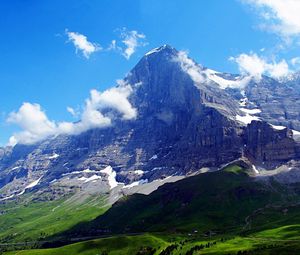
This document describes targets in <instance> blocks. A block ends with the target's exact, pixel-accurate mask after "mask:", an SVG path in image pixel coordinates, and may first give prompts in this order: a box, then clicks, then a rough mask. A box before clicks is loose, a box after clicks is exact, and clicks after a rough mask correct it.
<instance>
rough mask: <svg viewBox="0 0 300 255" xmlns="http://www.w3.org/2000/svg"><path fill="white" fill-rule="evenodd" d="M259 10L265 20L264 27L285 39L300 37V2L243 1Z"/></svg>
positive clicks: (285, 0) (274, 0)
mask: <svg viewBox="0 0 300 255" xmlns="http://www.w3.org/2000/svg"><path fill="white" fill-rule="evenodd" d="M242 1H243V2H245V3H248V4H251V5H253V6H255V7H256V8H257V10H258V11H259V14H260V16H261V17H262V19H263V20H264V24H262V27H263V28H265V29H267V30H271V31H273V32H275V33H277V34H279V35H280V36H282V37H284V38H289V37H295V36H299V35H300V15H299V13H300V1H299V0H242Z"/></svg>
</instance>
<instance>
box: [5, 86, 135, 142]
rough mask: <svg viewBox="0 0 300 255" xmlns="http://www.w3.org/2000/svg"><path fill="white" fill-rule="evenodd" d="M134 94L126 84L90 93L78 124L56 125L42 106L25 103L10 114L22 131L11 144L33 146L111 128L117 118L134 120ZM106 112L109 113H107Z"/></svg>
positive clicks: (12, 139) (8, 120)
mask: <svg viewBox="0 0 300 255" xmlns="http://www.w3.org/2000/svg"><path fill="white" fill-rule="evenodd" d="M131 93H132V87H131V86H130V85H129V84H125V83H124V82H122V83H120V84H119V86H118V87H114V88H111V89H108V90H106V91H104V92H99V91H97V90H95V89H94V90H91V92H90V97H89V98H88V99H86V101H85V106H84V109H83V111H82V113H81V117H80V121H78V122H75V123H73V122H58V123H56V122H55V121H52V120H49V119H48V117H47V115H46V113H45V111H44V110H43V109H42V108H41V106H40V105H39V104H32V103H28V102H26V103H23V104H22V106H21V107H20V108H19V110H18V111H16V112H12V113H10V114H9V117H8V118H7V122H9V123H12V124H16V125H18V126H19V127H20V128H21V129H22V131H20V132H17V133H15V134H13V136H12V137H10V139H9V143H8V145H10V146H14V145H16V144H17V143H20V144H34V143H36V142H39V141H42V140H44V139H46V138H48V137H51V136H56V135H61V134H65V135H77V134H80V133H82V132H85V131H87V130H89V129H93V128H103V127H108V126H110V125H112V122H113V120H115V119H118V118H121V119H123V120H132V119H135V118H136V116H137V111H136V109H135V108H134V107H133V106H132V105H131V104H130V102H129V100H128V97H129V96H130V95H131ZM69 110H70V109H69ZM103 110H106V111H105V113H103V112H104V111H103Z"/></svg>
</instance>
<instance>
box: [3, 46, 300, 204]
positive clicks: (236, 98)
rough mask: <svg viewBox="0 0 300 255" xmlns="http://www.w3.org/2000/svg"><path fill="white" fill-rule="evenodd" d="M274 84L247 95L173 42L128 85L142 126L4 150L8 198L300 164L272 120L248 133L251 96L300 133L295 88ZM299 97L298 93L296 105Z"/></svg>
mask: <svg viewBox="0 0 300 255" xmlns="http://www.w3.org/2000/svg"><path fill="white" fill-rule="evenodd" d="M265 80H266V79H264V81H263V84H262V86H261V87H260V84H257V83H254V82H249V84H248V85H247V87H246V88H245V89H244V90H245V91H244V92H242V91H241V90H240V89H236V88H231V86H232V84H238V83H239V82H242V81H243V77H239V76H236V75H228V74H221V73H217V72H215V71H212V70H210V69H207V68H203V67H202V66H200V65H198V64H196V63H195V62H194V61H193V60H191V59H188V58H187V57H186V56H185V55H182V53H180V52H178V51H177V50H175V49H174V48H172V47H170V46H167V45H165V46H162V47H160V48H157V49H154V50H153V51H151V52H149V53H147V54H146V55H145V56H144V57H143V58H142V59H141V61H140V62H139V63H138V64H137V65H136V66H135V67H134V68H133V69H132V71H131V72H130V74H129V75H128V76H127V77H126V78H125V79H124V84H130V85H131V87H132V94H131V96H130V98H129V99H130V102H131V104H132V105H133V106H134V107H135V108H136V109H137V113H138V115H137V118H136V119H135V120H131V121H120V120H115V122H114V125H113V126H111V127H108V128H105V129H93V130H89V131H87V132H85V133H82V134H80V135H77V136H59V137H55V138H51V139H47V140H46V141H43V142H41V143H39V144H35V145H33V146H24V145H17V146H15V147H14V148H13V149H8V148H7V149H5V150H1V152H0V189H1V194H2V195H1V196H2V199H3V198H7V197H10V196H14V197H16V196H20V195H22V194H23V193H25V192H28V191H31V190H39V192H41V190H43V192H44V193H46V194H50V196H51V197H52V198H56V197H59V196H60V195H61V194H67V193H69V192H75V191H77V190H89V192H106V191H109V190H111V189H113V188H115V187H116V186H124V185H128V184H134V185H136V184H139V183H142V182H146V181H148V182H151V181H153V180H155V179H159V178H165V177H167V176H171V175H186V174H188V173H192V172H196V171H199V170H200V169H201V168H216V169H217V168H218V167H220V166H221V165H223V164H226V163H228V162H230V161H233V160H236V159H238V158H240V157H241V156H243V155H246V156H248V157H249V158H250V159H251V160H253V162H255V163H258V164H261V165H263V166H268V167H271V166H273V165H278V164H281V163H284V162H286V161H288V160H290V159H295V158H297V157H298V156H299V153H298V147H297V146H298V145H297V143H296V142H295V141H294V140H293V134H292V132H291V131H290V130H288V129H284V130H277V129H274V128H272V126H270V125H269V124H267V123H265V122H263V121H258V122H253V123H251V124H250V125H248V127H247V122H245V121H244V119H249V118H253V116H250V115H249V114H248V113H247V111H246V113H245V109H242V108H241V105H240V100H244V99H245V97H247V102H248V103H247V105H243V108H247V107H248V108H249V109H253V108H257V107H258V108H259V109H260V110H259V111H261V112H260V113H259V115H258V117H257V118H260V120H266V121H270V122H272V123H276V124H277V123H278V124H279V123H280V124H282V125H286V126H289V127H293V128H298V124H297V123H298V122H299V121H300V118H299V115H297V111H298V109H296V110H295V107H294V106H293V104H291V103H289V102H288V101H287V100H284V97H283V94H284V91H285V89H286V86H287V85H282V84H280V83H279V82H275V81H274V82H273V80H271V79H270V80H267V82H265ZM273 83H274V86H275V88H276V89H274V90H272V87H271V86H272V84H273ZM120 86H122V85H120ZM287 91H288V92H289V93H292V92H290V90H287ZM273 92H274V93H273ZM298 99H299V100H300V96H299V98H298V96H297V95H296V94H295V95H293V97H292V100H294V101H293V102H298ZM244 101H245V100H244ZM299 102H300V101H299ZM269 103H270V105H271V106H269ZM275 106H276V107H275ZM272 109H274V111H272ZM278 109H280V111H279V110H278ZM299 109H300V108H299ZM277 110H278V111H277ZM282 116H284V118H285V121H281V118H282ZM118 183H119V184H118ZM120 183H123V184H120Z"/></svg>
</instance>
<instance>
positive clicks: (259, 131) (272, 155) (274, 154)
mask: <svg viewBox="0 0 300 255" xmlns="http://www.w3.org/2000/svg"><path fill="white" fill-rule="evenodd" d="M245 155H246V156H247V157H248V158H250V159H252V161H254V162H255V163H256V164H259V165H261V166H263V167H265V168H271V169H272V168H275V167H277V166H279V165H280V164H283V163H285V162H287V161H289V160H291V159H297V158H299V157H300V154H299V144H298V143H297V142H295V140H294V139H293V132H292V131H291V130H290V129H288V128H285V129H282V130H276V129H274V128H273V127H272V126H271V125H270V124H268V123H266V122H264V121H252V122H251V124H249V125H248V126H247V128H246V130H245Z"/></svg>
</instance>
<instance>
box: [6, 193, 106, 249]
mask: <svg viewBox="0 0 300 255" xmlns="http://www.w3.org/2000/svg"><path fill="white" fill-rule="evenodd" d="M25 201H26V200H25ZM25 201H23V202H18V203H16V202H9V203H7V204H2V205H0V211H1V212H2V215H0V242H1V243H6V242H19V241H31V240H34V241H36V240H38V239H42V238H44V237H46V236H52V235H54V234H57V233H60V232H62V231H65V230H67V229H69V228H70V227H72V226H74V225H75V224H77V223H79V222H84V221H90V220H92V219H94V218H95V217H97V216H99V215H100V214H101V213H103V212H104V211H105V210H106V209H107V207H105V203H106V202H105V198H104V197H90V198H89V199H87V200H85V201H84V202H81V203H76V201H75V202H74V201H72V199H63V200H58V201H49V202H29V203H27V202H25ZM71 201H72V202H71Z"/></svg>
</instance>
